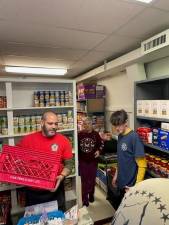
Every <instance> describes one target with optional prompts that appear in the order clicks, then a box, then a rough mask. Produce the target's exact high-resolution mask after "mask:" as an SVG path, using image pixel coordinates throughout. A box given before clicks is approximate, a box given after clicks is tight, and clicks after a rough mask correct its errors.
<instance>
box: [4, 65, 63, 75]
mask: <svg viewBox="0 0 169 225" xmlns="http://www.w3.org/2000/svg"><path fill="white" fill-rule="evenodd" d="M5 71H6V72H9V73H28V74H42V75H64V74H66V73H67V69H62V68H59V69H57V68H39V67H20V66H5Z"/></svg>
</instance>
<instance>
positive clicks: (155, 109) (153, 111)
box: [150, 100, 161, 118]
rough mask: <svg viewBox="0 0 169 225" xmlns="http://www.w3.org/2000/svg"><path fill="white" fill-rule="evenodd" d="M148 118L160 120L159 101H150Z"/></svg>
mask: <svg viewBox="0 0 169 225" xmlns="http://www.w3.org/2000/svg"><path fill="white" fill-rule="evenodd" d="M150 104H151V106H150V116H151V117H153V118H160V105H161V103H160V100H151V103H150Z"/></svg>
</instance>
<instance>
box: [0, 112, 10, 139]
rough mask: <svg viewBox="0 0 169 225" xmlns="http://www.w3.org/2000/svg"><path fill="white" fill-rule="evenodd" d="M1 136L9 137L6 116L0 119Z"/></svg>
mask: <svg viewBox="0 0 169 225" xmlns="http://www.w3.org/2000/svg"><path fill="white" fill-rule="evenodd" d="M0 134H1V135H8V121H7V117H6V116H1V117H0Z"/></svg>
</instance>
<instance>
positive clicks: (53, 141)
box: [18, 111, 72, 211]
mask: <svg viewBox="0 0 169 225" xmlns="http://www.w3.org/2000/svg"><path fill="white" fill-rule="evenodd" d="M57 127H58V118H57V115H56V114H55V113H54V112H52V111H48V112H45V113H44V114H43V115H42V120H41V128H42V129H41V131H38V132H35V133H32V134H29V135H27V136H25V137H24V138H23V139H22V140H21V141H20V142H19V143H18V145H19V146H21V147H24V148H28V149H35V151H36V149H37V150H38V151H45V152H50V151H52V152H54V153H56V155H59V156H60V157H61V158H60V161H61V164H60V166H59V175H58V176H57V181H56V186H55V189H54V190H53V191H46V190H40V189H31V188H26V205H27V206H28V205H35V204H40V203H44V202H49V201H53V200H57V201H58V207H59V209H61V210H63V211H64V210H65V192H64V185H63V182H62V181H63V180H64V178H65V177H66V176H68V175H69V174H70V173H71V170H72V147H71V144H70V142H69V140H68V139H67V138H66V137H65V136H64V135H62V134H59V133H57V132H56V131H57Z"/></svg>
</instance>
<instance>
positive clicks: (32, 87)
mask: <svg viewBox="0 0 169 225" xmlns="http://www.w3.org/2000/svg"><path fill="white" fill-rule="evenodd" d="M39 90H44V91H45V90H56V91H57V90H65V91H71V92H72V94H73V105H69V106H56V107H54V106H52V107H33V106H32V105H33V93H34V91H39ZM0 96H6V98H7V108H0V116H7V121H8V134H7V135H0V139H2V140H4V142H5V143H8V144H9V145H15V144H16V143H15V139H16V138H20V137H22V136H24V135H26V134H27V133H21V134H14V131H13V128H14V127H13V117H14V116H16V115H17V116H19V115H25V114H26V115H36V114H37V113H38V114H42V113H43V112H44V111H45V110H53V111H55V112H56V113H63V112H64V113H66V112H67V110H72V111H73V120H74V127H73V128H71V129H64V130H59V131H58V132H61V133H65V134H66V133H68V134H71V135H73V142H74V146H73V153H74V155H75V174H73V175H70V176H69V178H71V180H72V187H73V188H72V190H71V191H68V192H66V201H72V200H74V201H76V202H78V196H77V195H78V194H77V193H78V155H77V154H78V151H77V115H76V113H77V110H76V82H75V81H74V80H65V79H56V78H49V77H44V78H37V77H31V78H30V77H29V78H28V77H17V78H15V77H6V78H0ZM16 188H18V186H16V185H11V186H9V187H2V188H0V191H4V190H11V199H12V213H14V214H15V213H17V212H19V211H21V209H20V208H19V206H18V204H17V196H16Z"/></svg>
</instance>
